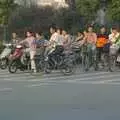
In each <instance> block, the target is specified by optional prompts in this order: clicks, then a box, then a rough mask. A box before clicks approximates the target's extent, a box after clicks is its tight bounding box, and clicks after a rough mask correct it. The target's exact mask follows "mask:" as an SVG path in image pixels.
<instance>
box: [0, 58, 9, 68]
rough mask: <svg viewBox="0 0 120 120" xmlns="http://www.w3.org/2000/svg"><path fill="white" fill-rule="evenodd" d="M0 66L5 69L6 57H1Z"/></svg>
mask: <svg viewBox="0 0 120 120" xmlns="http://www.w3.org/2000/svg"><path fill="white" fill-rule="evenodd" d="M0 68H1V69H2V70H4V69H6V68H7V59H2V60H0Z"/></svg>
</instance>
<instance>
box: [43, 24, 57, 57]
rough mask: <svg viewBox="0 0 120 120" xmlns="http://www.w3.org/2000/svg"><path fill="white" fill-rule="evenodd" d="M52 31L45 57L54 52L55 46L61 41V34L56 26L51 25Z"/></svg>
mask: <svg viewBox="0 0 120 120" xmlns="http://www.w3.org/2000/svg"><path fill="white" fill-rule="evenodd" d="M50 33H51V37H50V40H49V42H48V45H47V47H46V50H45V57H46V56H47V55H48V53H52V52H53V51H54V50H55V47H56V45H57V44H58V41H59V34H58V33H57V32H56V27H54V26H52V27H50Z"/></svg>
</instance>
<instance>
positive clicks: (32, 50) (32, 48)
mask: <svg viewBox="0 0 120 120" xmlns="http://www.w3.org/2000/svg"><path fill="white" fill-rule="evenodd" d="M26 36H27V37H26V39H25V40H23V41H21V42H20V44H25V45H27V46H28V47H29V49H28V52H29V54H30V60H31V70H32V72H34V73H36V72H37V71H36V64H35V60H34V57H35V55H36V44H35V37H34V34H33V32H32V31H30V30H28V31H27V32H26Z"/></svg>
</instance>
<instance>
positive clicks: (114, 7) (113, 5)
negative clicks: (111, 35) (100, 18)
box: [107, 0, 120, 21]
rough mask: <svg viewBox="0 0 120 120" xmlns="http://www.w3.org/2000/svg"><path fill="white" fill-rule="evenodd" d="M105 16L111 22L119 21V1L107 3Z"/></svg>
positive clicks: (113, 0) (114, 0) (112, 0)
mask: <svg viewBox="0 0 120 120" xmlns="http://www.w3.org/2000/svg"><path fill="white" fill-rule="evenodd" d="M107 15H108V17H109V18H110V19H111V20H113V21H119V20H120V0H111V1H109V3H108V9H107Z"/></svg>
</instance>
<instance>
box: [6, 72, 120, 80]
mask: <svg viewBox="0 0 120 120" xmlns="http://www.w3.org/2000/svg"><path fill="white" fill-rule="evenodd" d="M97 75H104V76H105V75H106V76H108V75H111V74H110V73H108V72H99V73H91V74H90V73H88V74H78V75H71V76H56V77H55V76H52V75H51V76H49V77H47V76H46V77H44V76H41V75H40V76H39V77H38V76H36V77H37V78H36V77H35V76H33V78H35V79H34V80H38V79H41V80H57V79H74V78H75V77H80V78H84V77H92V76H94V77H96V76H97ZM116 75H117V74H116ZM119 76H120V75H119ZM16 77H17V78H18V76H16ZM16 77H15V78H12V80H13V79H15V80H16ZM19 77H20V76H19ZM29 77H30V76H28V77H27V76H25V77H22V78H25V79H26V78H27V79H32V77H30V78H29ZM9 79H10V77H9ZM9 79H8V78H5V79H4V80H9ZM86 79H87V78H86ZM34 80H33V81H34ZM31 81H32V80H31Z"/></svg>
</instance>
